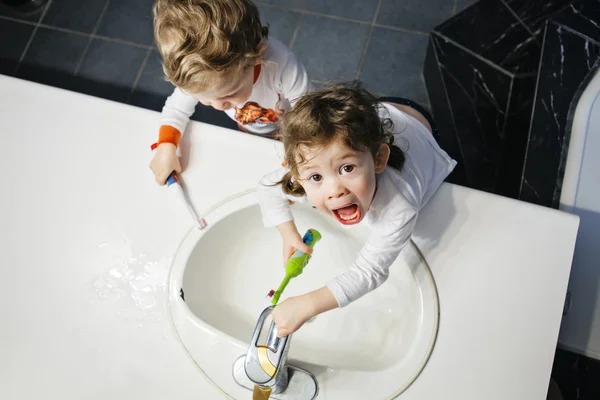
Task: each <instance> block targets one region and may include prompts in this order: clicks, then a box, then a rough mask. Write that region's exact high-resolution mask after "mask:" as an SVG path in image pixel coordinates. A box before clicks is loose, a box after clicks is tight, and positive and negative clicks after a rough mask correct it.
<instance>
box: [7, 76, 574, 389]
mask: <svg viewBox="0 0 600 400" xmlns="http://www.w3.org/2000/svg"><path fill="white" fill-rule="evenodd" d="M0 93H1V95H0V135H1V137H2V141H1V143H2V152H1V153H0V154H1V156H0V170H1V171H2V172H3V173H4V176H5V180H4V185H3V189H2V196H1V198H0V222H1V226H2V230H1V235H2V236H1V240H0V255H1V257H2V258H1V260H2V264H1V267H0V268H1V272H2V274H1V276H2V279H1V280H0V321H2V329H1V330H0V339H1V343H0V346H1V347H0V397H1V398H3V399H11V400H13V399H15V400H16V399H38V398H46V399H54V398H56V399H58V398H60V399H77V400H79V399H99V400H100V399H102V400H104V399H107V398H108V399H144V400H150V399H175V398H176V399H179V400H185V399H190V400H192V399H194V400H197V399H219V398H220V395H219V394H218V393H217V392H216V391H215V390H214V389H213V388H212V387H211V386H210V385H209V384H208V383H207V382H206V381H205V380H204V378H203V377H202V375H201V374H200V373H199V372H198V371H197V370H196V367H195V366H194V364H193V363H192V362H191V361H190V360H189V358H188V357H187V355H186V353H185V352H184V351H183V349H182V347H181V345H180V343H179V342H178V340H177V336H176V334H175V332H174V330H173V328H172V326H171V324H170V321H169V315H168V313H167V299H166V282H167V278H168V269H169V267H170V262H171V260H172V258H173V256H174V252H175V249H176V248H177V245H178V244H179V242H180V241H181V240H182V238H183V237H184V235H185V234H186V232H187V231H188V230H189V228H190V227H191V223H190V220H189V217H188V215H187V212H186V210H185V209H182V208H181V207H179V206H178V205H177V203H176V202H175V201H174V199H173V197H172V196H171V194H170V193H168V191H167V190H166V189H165V188H162V187H159V186H157V185H156V184H155V183H154V181H153V179H152V175H151V172H150V170H149V169H148V163H149V161H150V152H149V144H150V143H151V142H152V141H153V140H154V139H155V137H156V129H157V121H158V115H159V114H158V113H156V112H152V111H147V110H143V109H139V108H135V107H130V106H127V105H123V104H118V103H113V102H110V101H106V100H102V99H97V98H93V97H89V96H85V95H81V94H76V93H71V92H68V91H63V90H60V89H56V88H51V87H46V86H42V85H38V84H34V83H30V82H25V81H21V80H17V79H13V78H8V77H5V76H1V75H0ZM185 138H186V139H185V141H184V145H183V146H182V147H184V148H188V149H190V150H189V151H184V159H188V158H189V160H190V162H189V164H188V165H187V168H186V170H185V172H184V173H183V174H182V180H183V181H184V182H185V184H186V186H187V189H188V191H189V195H190V197H191V198H192V200H193V203H194V206H195V207H196V209H197V210H199V211H202V210H206V209H207V208H209V207H210V206H211V205H213V204H215V203H216V202H218V201H219V200H221V199H223V198H224V197H226V196H228V195H230V194H232V193H236V192H240V191H242V190H244V189H248V188H252V187H254V186H255V184H256V182H257V181H258V179H259V178H260V177H261V176H262V174H263V173H264V172H266V171H269V170H271V169H272V168H273V167H276V166H277V165H279V162H280V159H279V156H278V153H280V147H279V144H277V143H275V142H273V141H271V140H267V139H262V138H257V137H253V136H251V135H246V134H242V133H240V132H235V131H229V130H225V129H221V128H217V127H214V126H211V125H206V124H201V123H197V122H194V123H191V124H190V127H189V129H188V133H187V134H186V136H185ZM189 153H191V154H189ZM190 155H191V157H190ZM419 218H420V219H419V222H418V225H417V229H416V235H415V241H416V243H417V244H418V246H419V247H420V248H421V250H422V251H423V253H424V255H425V257H426V259H427V261H428V262H429V265H430V266H431V268H432V271H433V273H434V276H435V278H436V281H437V285H438V289H439V294H440V302H441V322H440V330H439V336H438V340H437V344H436V347H435V349H434V352H433V355H432V357H431V359H430V361H429V363H428V364H427V366H426V367H425V370H424V371H423V373H422V374H421V376H420V377H419V378H418V379H417V381H416V382H415V383H414V384H413V385H412V386H411V387H410V388H409V389H408V390H407V391H406V392H405V394H403V395H402V396H401V398H402V399H419V400H421V399H465V400H466V399H474V400H475V399H476V400H481V399H486V400H495V399H497V400H505V399H512V400H519V399H523V400H535V399H539V400H543V399H545V396H546V391H547V385H548V381H549V377H550V372H551V367H552V361H553V357H554V350H555V347H556V341H557V337H558V330H559V325H560V321H561V312H562V307H563V301H564V295H565V291H566V287H567V281H568V277H569V270H570V263H571V257H572V254H573V248H574V243H575V236H576V231H577V226H578V219H577V217H575V216H572V215H569V214H566V213H563V212H559V211H556V210H551V209H546V208H542V207H538V206H535V205H531V204H527V203H522V202H518V201H515V200H511V199H507V198H502V197H498V196H494V195H490V194H487V193H482V192H478V191H475V190H470V189H466V188H462V187H459V186H453V185H449V184H445V185H444V186H443V187H442V188H441V189H440V191H439V193H438V194H437V195H436V196H435V197H434V198H433V199H432V201H431V203H430V204H429V205H428V206H427V208H426V209H425V210H424V211H423V212H422V214H421V215H420V217H419ZM275 251H279V250H278V249H277V250H275ZM115 271H116V272H120V273H122V272H123V271H126V272H127V273H129V274H130V277H131V278H132V279H129V280H128V279H127V276H126V277H125V278H123V277H122V276H121V277H118V279H116V278H115V276H113V275H111V274H114V273H115ZM132 286H135V287H136V288H137V289H140V288H146V291H145V292H144V290H136V291H135V293H136V294H137V295H139V294H140V293H144V295H143V296H142V297H139V296H138V297H135V298H133V297H132V292H133V291H132V290H131V288H132ZM248 398H250V396H249V397H248Z"/></svg>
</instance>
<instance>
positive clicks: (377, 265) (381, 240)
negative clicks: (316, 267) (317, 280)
mask: <svg viewBox="0 0 600 400" xmlns="http://www.w3.org/2000/svg"><path fill="white" fill-rule="evenodd" d="M416 221H417V214H416V213H410V214H407V215H405V216H401V217H400V218H399V219H398V220H396V221H387V222H386V223H385V225H384V226H379V227H376V229H374V230H373V231H372V232H371V235H370V236H369V239H368V240H367V242H366V243H365V245H364V246H363V248H362V249H361V251H360V253H359V254H358V257H357V258H356V261H354V264H353V265H352V267H350V268H349V269H348V271H346V272H344V273H343V274H341V275H338V276H337V277H335V278H334V279H333V280H331V281H330V282H329V283H328V284H327V287H328V288H329V290H331V292H332V293H333V295H334V296H335V298H336V299H337V302H338V304H339V306H340V307H344V306H347V305H348V304H350V303H352V302H353V301H355V300H357V299H359V298H360V297H362V296H364V295H365V294H367V293H369V292H371V291H373V290H375V289H376V288H377V287H379V286H380V285H381V284H382V283H383V282H385V281H386V280H387V278H388V275H389V268H390V266H391V265H392V264H393V263H394V261H395V260H396V258H397V257H398V255H399V254H400V252H401V251H402V249H403V248H404V247H405V246H406V244H407V243H408V241H409V240H410V237H411V235H412V232H413V229H414V226H415V224H416Z"/></svg>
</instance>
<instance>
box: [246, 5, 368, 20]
mask: <svg viewBox="0 0 600 400" xmlns="http://www.w3.org/2000/svg"><path fill="white" fill-rule="evenodd" d="M255 4H257V5H261V6H264V7H267V8H272V9H274V10H279V11H293V12H297V13H300V14H304V15H314V16H316V17H324V18H329V19H337V20H340V21H346V22H355V23H357V24H362V25H370V24H371V21H362V20H359V19H352V18H346V17H339V16H337V15H331V14H323V13H320V12H316V11H310V10H306V9H304V8H292V7H282V6H280V5H274V4H267V3H261V2H255Z"/></svg>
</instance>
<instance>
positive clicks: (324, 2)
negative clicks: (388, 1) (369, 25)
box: [304, 0, 379, 21]
mask: <svg viewBox="0 0 600 400" xmlns="http://www.w3.org/2000/svg"><path fill="white" fill-rule="evenodd" d="M378 3H379V0H360V1H340V0H305V4H304V8H305V9H307V10H309V11H313V12H318V13H321V14H327V15H334V16H336V17H343V18H350V19H355V20H358V21H371V20H372V19H373V16H374V15H375V10H377V4H378Z"/></svg>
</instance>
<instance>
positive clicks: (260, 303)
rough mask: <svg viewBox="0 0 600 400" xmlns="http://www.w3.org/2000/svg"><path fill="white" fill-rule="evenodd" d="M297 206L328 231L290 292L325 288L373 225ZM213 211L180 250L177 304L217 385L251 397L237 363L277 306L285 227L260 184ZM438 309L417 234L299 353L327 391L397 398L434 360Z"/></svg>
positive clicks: (305, 218) (175, 271)
mask: <svg viewBox="0 0 600 400" xmlns="http://www.w3.org/2000/svg"><path fill="white" fill-rule="evenodd" d="M292 210H293V213H294V217H295V220H296V224H297V225H298V228H299V230H300V231H301V233H303V232H304V231H306V229H308V228H314V229H317V230H319V231H320V232H321V234H322V235H323V238H322V240H321V241H320V242H319V243H318V244H317V245H316V246H315V250H314V253H313V257H312V259H311V261H310V263H309V264H308V266H307V267H306V268H305V270H304V273H303V274H302V275H300V276H299V277H298V278H295V279H293V280H292V281H291V282H290V284H289V285H288V287H287V288H286V291H285V292H284V294H283V296H282V300H283V299H285V298H286V297H288V296H294V295H299V294H302V293H306V292H307V291H311V290H314V289H317V288H319V287H321V286H323V285H324V284H326V283H327V282H328V281H329V280H330V279H331V278H333V277H334V276H336V275H337V274H339V273H341V272H343V271H344V270H345V269H347V268H348V267H349V266H350V265H351V264H352V262H353V260H354V259H355V257H356V255H357V254H358V252H359V251H360V249H361V247H362V244H363V243H364V242H365V240H366V238H367V235H368V230H367V229H366V228H365V227H363V226H360V225H358V226H353V227H345V226H342V225H340V224H339V223H338V222H336V221H334V220H333V219H331V218H329V217H327V216H325V215H323V214H321V213H320V212H318V211H317V210H316V209H314V208H312V207H311V206H310V205H309V204H306V203H296V204H295V205H294V206H293V207H292ZM205 219H206V221H207V224H208V226H207V227H206V228H205V229H204V230H201V231H200V230H192V231H190V232H189V233H188V234H187V236H186V237H185V238H184V239H183V241H182V243H181V246H180V247H179V249H178V251H177V254H176V256H175V258H174V261H173V266H172V271H171V275H170V282H169V291H170V293H169V302H170V311H171V315H172V319H173V323H174V326H175V328H176V330H177V332H178V334H179V337H180V339H181V342H182V344H183V346H184V348H185V349H186V351H187V352H188V354H189V355H190V357H191V359H192V360H193V361H194V362H195V363H196V364H197V366H198V367H199V368H200V370H201V371H202V372H203V373H204V374H205V376H206V377H207V378H208V379H209V380H210V381H211V382H212V383H213V384H214V385H215V388H217V390H219V391H221V392H222V394H224V395H225V396H229V397H230V398H239V399H242V398H243V399H247V398H250V397H249V392H248V391H247V390H245V389H243V388H241V387H238V386H237V385H236V383H235V381H234V380H233V378H232V376H231V366H232V365H233V362H234V361H235V359H237V357H239V356H240V355H242V354H244V353H245V352H246V349H247V346H248V342H249V340H250V337H251V336H252V331H253V330H254V326H255V324H256V320H257V318H258V316H259V315H260V313H261V311H262V310H263V309H264V308H265V307H267V306H268V305H269V299H267V298H266V297H265V296H266V294H267V293H268V292H269V290H270V289H275V288H277V286H278V285H279V282H280V280H281V279H282V278H283V273H284V270H283V264H282V257H281V250H282V249H281V239H280V237H279V233H278V232H277V230H276V229H273V228H264V227H263V226H262V222H261V215H260V209H259V207H258V205H257V204H256V199H255V196H254V193H253V192H245V193H241V194H239V195H234V196H232V198H230V199H227V200H225V201H223V202H222V203H220V204H218V205H216V206H215V207H213V209H212V210H210V211H209V212H208V213H206V214H205ZM180 293H183V294H184V298H185V301H184V300H183V299H182V297H181V296H180ZM438 318H439V306H438V298H437V292H436V289H435V283H434V281H433V278H432V276H431V273H430V270H429V267H428V266H427V264H426V262H425V260H424V259H423V257H422V255H421V253H420V252H419V250H418V249H417V248H416V246H415V245H414V244H413V243H412V242H411V244H410V245H408V246H407V247H406V248H405V250H404V251H403V252H402V253H401V255H400V257H399V258H398V259H397V260H396V262H395V263H394V265H393V266H392V267H391V270H390V278H389V279H388V281H387V282H386V283H384V284H383V285H382V286H381V287H380V288H379V289H377V290H376V291H374V292H372V293H370V294H368V295H366V296H364V297H363V298H361V299H359V300H358V301H356V302H354V303H352V304H351V305H349V306H347V307H345V308H343V309H337V310H333V311H330V312H328V313H325V314H321V315H319V316H318V317H317V318H316V319H315V320H314V321H312V322H310V323H307V324H305V325H304V326H303V327H302V328H301V329H300V330H299V331H298V332H296V333H295V334H294V335H293V339H292V342H291V347H290V351H289V362H290V364H294V365H298V366H300V367H302V368H305V369H307V370H309V371H310V372H312V373H313V374H314V375H315V376H316V378H317V380H318V382H319V390H320V391H319V397H318V398H319V399H330V398H331V399H334V398H335V399H337V398H340V399H365V398H394V397H396V396H398V395H399V394H400V393H401V392H402V391H404V390H405V389H406V388H407V387H408V386H409V385H410V384H411V383H412V382H413V381H414V379H415V378H416V377H417V376H418V374H419V373H420V371H421V370H422V369H423V368H424V366H425V364H426V362H427V360H428V358H429V355H430V353H431V351H432V349H433V345H434V343H435V339H436V336H437V327H438ZM386 376H389V379H387V378H386Z"/></svg>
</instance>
